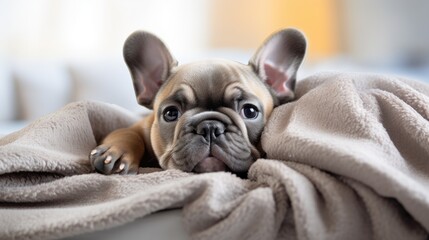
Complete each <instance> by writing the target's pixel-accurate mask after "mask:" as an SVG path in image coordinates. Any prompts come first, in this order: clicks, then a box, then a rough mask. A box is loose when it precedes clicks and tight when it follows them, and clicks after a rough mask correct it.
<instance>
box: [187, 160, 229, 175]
mask: <svg viewBox="0 0 429 240" xmlns="http://www.w3.org/2000/svg"><path fill="white" fill-rule="evenodd" d="M221 171H223V172H225V171H230V170H229V168H228V166H226V164H225V163H224V162H223V161H222V160H220V159H218V158H216V157H213V156H208V157H205V158H204V159H203V160H201V161H200V162H198V163H197V165H195V167H194V169H193V170H192V172H196V173H206V172H221Z"/></svg>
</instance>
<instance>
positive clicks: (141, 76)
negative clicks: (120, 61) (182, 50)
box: [123, 31, 177, 109]
mask: <svg viewBox="0 0 429 240" xmlns="http://www.w3.org/2000/svg"><path fill="white" fill-rule="evenodd" d="M123 53H124V59H125V62H126V64H127V66H128V69H129V70H130V72H131V76H132V78H133V84H134V91H135V93H136V97H137V102H138V103H139V104H140V105H143V106H145V107H147V108H150V109H152V108H153V100H154V98H155V95H156V94H157V92H158V90H159V89H160V87H161V85H162V84H163V82H164V81H165V80H166V79H167V78H168V76H169V75H170V70H171V68H172V67H174V66H176V65H177V62H176V60H174V58H173V57H172V56H171V54H170V52H169V51H168V49H167V47H166V46H165V45H164V43H163V42H162V41H161V40H160V39H159V38H158V37H156V36H155V35H153V34H151V33H148V32H144V31H136V32H134V33H132V34H131V35H130V36H129V37H128V38H127V40H126V41H125V43H124V49H123Z"/></svg>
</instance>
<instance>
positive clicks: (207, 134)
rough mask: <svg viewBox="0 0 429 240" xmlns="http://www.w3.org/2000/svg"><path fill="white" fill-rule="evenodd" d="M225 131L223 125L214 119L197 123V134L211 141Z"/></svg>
mask: <svg viewBox="0 0 429 240" xmlns="http://www.w3.org/2000/svg"><path fill="white" fill-rule="evenodd" d="M224 132H225V125H224V124H223V123H222V122H219V121H215V120H204V121H202V122H200V123H199V124H198V125H197V134H198V135H201V136H203V137H204V138H205V139H206V141H207V142H211V141H213V140H214V139H216V138H217V137H219V136H220V135H222V134H223V133H224Z"/></svg>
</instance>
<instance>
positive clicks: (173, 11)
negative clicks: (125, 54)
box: [0, 0, 429, 64]
mask: <svg viewBox="0 0 429 240" xmlns="http://www.w3.org/2000/svg"><path fill="white" fill-rule="evenodd" d="M428 9H429V1H427V0H412V1H408V0H377V1H373V0H359V1H355V0H317V1H315V0H300V1H296V0H232V1H230V0H180V1H177V0H0V58H10V57H46V56H48V57H50V56H54V57H58V56H59V57H63V58H65V57H76V58H83V57H102V56H108V55H115V56H120V55H121V51H122V44H123V42H124V40H125V39H126V37H127V36H128V35H129V34H130V33H131V32H133V31H134V30H137V29H145V30H148V31H151V32H153V33H155V34H156V35H158V36H159V37H160V38H162V39H163V40H164V41H165V42H166V44H167V46H168V47H169V48H170V49H171V50H172V52H173V53H174V55H176V56H192V55H198V56H201V55H202V56H203V54H201V53H204V52H206V51H212V50H218V49H236V50H237V49H240V50H244V51H248V52H253V51H255V49H256V48H257V47H258V46H259V45H260V44H261V42H262V41H263V40H264V39H265V38H266V37H267V36H268V35H269V34H271V33H272V32H274V31H277V30H279V29H281V28H285V27H295V28H299V29H301V30H302V31H303V32H304V33H305V34H306V36H307V38H308V41H309V49H308V55H307V61H311V60H323V59H325V58H331V57H334V56H338V55H342V56H347V57H348V58H350V59H353V60H358V61H361V62H365V63H371V64H383V63H389V62H390V63H391V62H395V61H396V62H399V63H404V64H413V63H419V62H427V61H429V44H428V42H429V28H428V24H429V14H427V10H428ZM179 60H180V59H179Z"/></svg>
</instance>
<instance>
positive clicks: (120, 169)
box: [119, 163, 125, 171]
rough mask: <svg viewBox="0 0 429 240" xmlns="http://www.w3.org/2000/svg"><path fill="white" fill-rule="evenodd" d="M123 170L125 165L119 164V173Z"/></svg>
mask: <svg viewBox="0 0 429 240" xmlns="http://www.w3.org/2000/svg"><path fill="white" fill-rule="evenodd" d="M124 168H125V163H121V165H119V171H122V170H124Z"/></svg>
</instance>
